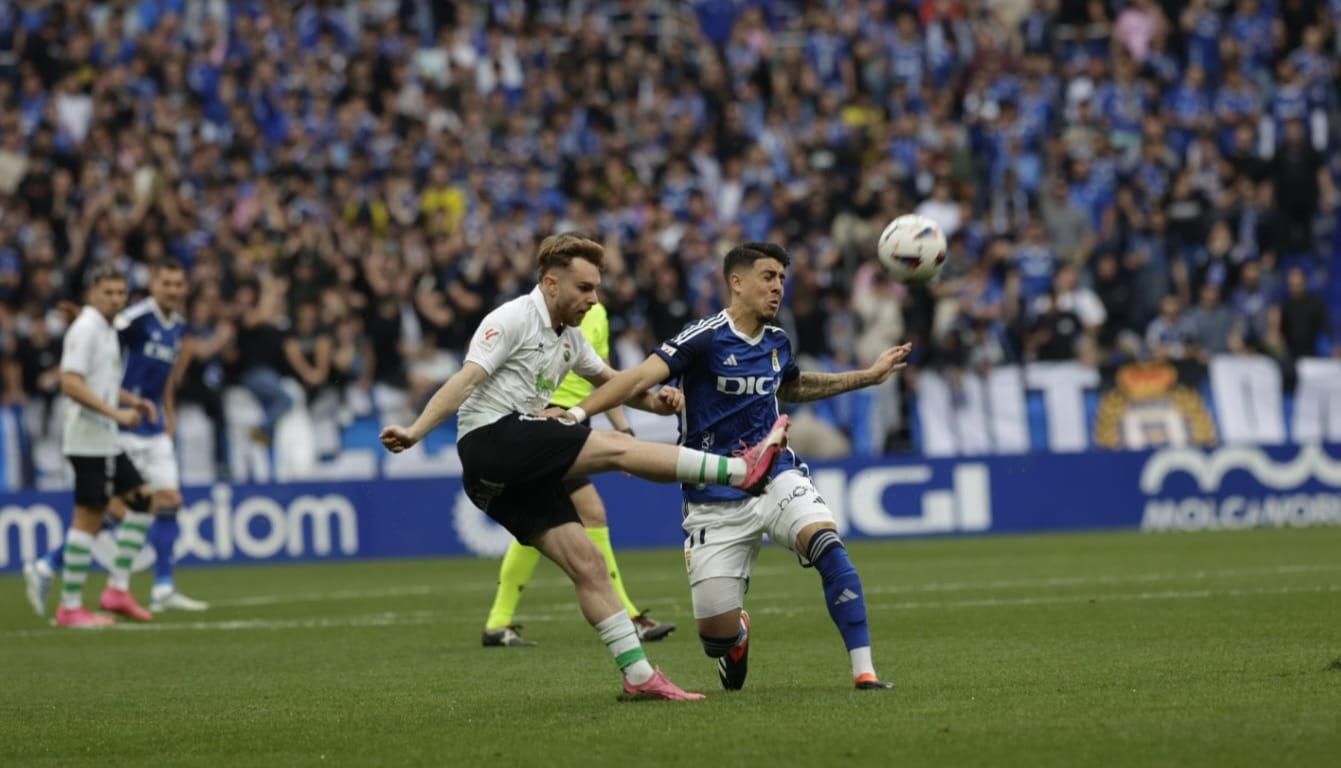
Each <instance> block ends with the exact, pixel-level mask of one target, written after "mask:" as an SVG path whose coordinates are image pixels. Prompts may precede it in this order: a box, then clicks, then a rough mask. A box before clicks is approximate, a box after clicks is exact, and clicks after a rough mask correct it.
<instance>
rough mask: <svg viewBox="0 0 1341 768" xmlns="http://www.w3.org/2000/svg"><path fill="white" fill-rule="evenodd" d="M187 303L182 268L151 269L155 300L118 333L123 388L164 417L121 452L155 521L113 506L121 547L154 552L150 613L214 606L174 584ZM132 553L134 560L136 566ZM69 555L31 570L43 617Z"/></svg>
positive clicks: (124, 318)
mask: <svg viewBox="0 0 1341 768" xmlns="http://www.w3.org/2000/svg"><path fill="white" fill-rule="evenodd" d="M185 296H186V272H185V270H184V269H183V268H182V265H181V264H179V263H178V262H176V261H165V262H161V263H159V264H156V265H155V266H154V267H153V271H152V276H151V279H150V283H149V297H148V298H145V299H144V300H142V301H139V302H136V303H135V304H133V305H131V306H130V307H127V308H126V309H125V310H123V311H122V312H121V313H120V314H118V315H117V317H116V321H115V323H114V327H115V328H116V332H117V336H118V338H119V340H120V344H121V349H122V353H123V355H122V356H123V359H124V371H123V374H122V378H121V387H122V389H124V390H126V391H128V392H131V393H133V394H134V395H135V396H137V397H139V398H142V399H144V400H148V401H149V402H151V403H153V404H154V406H155V408H156V412H157V414H158V416H159V418H157V419H154V420H149V419H144V420H141V421H140V422H139V424H138V425H137V426H135V427H131V428H126V427H122V428H121V432H120V435H119V436H118V440H117V442H118V447H119V448H120V449H121V451H122V452H124V453H125V454H126V456H127V457H128V458H129V459H130V461H131V463H132V464H133V465H134V466H135V469H136V470H138V472H139V473H140V475H141V476H142V477H143V478H144V480H145V483H146V485H148V487H149V488H150V490H151V492H152V500H151V504H150V510H151V511H152V517H150V516H149V515H144V516H143V518H141V517H140V516H139V515H138V514H134V513H124V514H123V510H120V509H118V508H117V507H115V506H114V507H113V511H114V513H117V514H118V515H119V516H121V517H122V520H121V525H120V527H119V529H118V533H117V540H118V543H120V542H121V541H122V540H123V539H125V540H127V542H128V546H129V547H130V548H132V549H133V550H134V552H138V551H139V550H140V548H141V547H142V546H143V545H144V543H145V539H146V537H147V538H148V540H149V543H150V545H151V546H153V548H154V555H155V562H154V586H153V590H152V592H151V594H150V605H149V610H150V611H152V612H153V613H160V612H162V611H165V610H170V609H176V610H186V611H201V610H205V609H206V608H208V607H209V606H208V605H207V604H205V603H203V602H200V601H199V600H193V599H191V598H189V597H187V596H186V595H183V594H182V593H180V592H178V591H177V589H176V587H175V584H174V581H173V562H172V560H173V550H174V548H175V547H176V543H177V536H178V533H179V526H178V523H177V511H178V509H179V508H180V507H181V505H182V495H181V490H180V487H179V483H178V479H177V456H176V452H175V451H174V449H173V445H172V434H173V432H174V431H175V427H176V423H175V422H176V408H175V405H176V403H175V397H174V393H175V390H176V386H177V383H178V382H179V381H180V380H181V376H182V373H183V371H184V370H185V367H186V365H187V363H188V362H189V360H190V356H189V355H187V354H183V346H184V344H185V343H186V336H185V332H186V324H185V323H184V322H183V320H182V317H181V314H180V313H181V309H182V305H183V303H184V301H185ZM133 557H134V555H133V554H132V555H131V557H130V559H133ZM62 558H63V549H57V550H56V551H54V552H52V553H51V554H50V555H48V556H47V557H46V558H45V559H44V560H39V561H38V562H36V563H33V564H30V566H29V567H27V568H25V571H24V574H25V577H26V580H27V588H28V598H29V601H30V602H31V603H32V605H33V609H34V610H35V611H37V613H38V615H44V614H45V610H46V592H47V590H48V588H49V586H50V583H51V577H52V574H54V573H56V572H58V571H59V570H60V568H61V561H62ZM122 559H125V558H123V557H122V556H121V554H120V553H118V557H117V562H116V563H114V565H115V566H116V568H118V569H120V568H123V567H124V569H125V570H126V572H127V573H129V569H130V567H131V562H130V559H127V561H126V562H125V563H122V562H120V561H121V560H122Z"/></svg>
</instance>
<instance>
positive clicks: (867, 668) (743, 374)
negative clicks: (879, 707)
mask: <svg viewBox="0 0 1341 768" xmlns="http://www.w3.org/2000/svg"><path fill="white" fill-rule="evenodd" d="M789 263H790V258H789V256H788V255H787V252H786V250H784V249H783V248H781V247H780V246H777V245H774V244H772V243H745V244H744V245H741V246H739V247H736V248H733V249H731V251H730V252H728V253H727V255H726V260H725V264H724V266H723V276H724V277H725V279H726V283H727V288H728V290H729V292H730V304H729V306H727V308H726V309H725V310H723V311H722V312H720V313H718V314H716V315H713V316H712V317H709V318H706V319H704V320H700V321H699V322H697V323H694V324H692V325H689V326H688V327H686V328H685V329H684V330H683V331H682V332H681V333H680V334H679V335H678V336H676V337H674V338H672V339H670V340H668V341H666V342H665V343H663V344H661V345H660V346H659V347H658V348H657V350H656V351H655V353H654V354H652V355H651V356H650V357H648V358H647V360H645V361H644V362H643V363H641V364H640V365H638V366H637V367H635V368H631V369H629V370H627V371H624V372H623V373H620V374H618V375H617V376H615V377H614V378H613V379H611V380H610V381H609V382H607V383H606V384H605V385H603V386H601V387H600V388H599V389H597V390H596V391H595V392H593V393H592V394H591V395H589V396H588V397H587V398H586V399H585V400H583V401H582V402H581V403H579V404H578V406H577V408H575V409H572V411H575V412H576V413H577V414H578V415H587V414H595V413H601V412H603V411H605V410H606V409H608V408H611V407H613V406H615V405H617V404H618V403H621V402H623V401H624V400H626V399H627V398H628V397H630V396H631V395H632V394H633V393H635V392H640V391H643V390H645V389H647V388H648V387H652V386H655V385H656V384H659V383H661V382H663V381H666V380H668V379H679V386H680V389H681V390H682V391H683V392H684V398H685V408H684V413H683V417H682V420H681V423H680V441H681V443H682V444H683V445H687V446H692V447H694V448H696V449H698V450H701V451H705V452H708V453H716V454H730V453H731V452H732V451H733V450H735V449H736V448H737V446H738V445H742V444H748V443H751V442H753V441H755V440H757V439H759V437H760V436H761V435H763V434H765V433H766V432H767V431H768V430H769V428H770V427H771V425H772V424H773V422H774V420H775V419H776V418H777V416H778V401H779V400H782V401H786V402H805V401H810V400H819V399H822V398H826V397H831V396H833V395H837V394H839V393H841V392H847V391H849V390H853V389H858V388H861V387H870V386H875V385H877V384H882V383H884V382H885V381H887V380H888V379H889V377H890V376H891V375H892V374H893V373H894V372H895V371H897V370H899V369H900V368H902V367H903V366H904V363H903V361H904V359H905V358H906V357H907V356H908V352H909V351H910V350H911V347H910V346H909V345H906V344H905V345H902V346H897V347H893V348H891V349H889V350H886V351H885V352H884V354H882V355H881V356H880V358H879V359H878V360H876V362H875V363H874V364H873V365H872V366H871V367H870V368H867V369H865V370H861V371H849V372H846V373H811V372H802V371H801V370H799V369H798V368H797V366H796V362H795V360H794V359H793V357H792V349H791V343H790V342H789V341H788V339H787V333H786V332H785V331H784V330H783V329H782V328H779V327H778V326H776V325H772V324H771V322H772V320H773V319H774V317H775V316H776V315H777V312H778V307H779V306H780V305H781V302H782V286H783V278H784V276H785V274H786V269H787V265H788V264H789ZM551 415H554V416H561V414H559V413H552V414H551ZM683 488H684V501H685V505H684V522H683V527H684V531H685V534H686V536H687V538H686V540H685V549H684V551H685V565H686V567H687V569H688V571H689V587H690V591H691V594H692V599H693V605H694V618H695V619H696V620H697V623H698V631H699V637H700V639H701V640H702V642H703V650H704V651H705V652H706V653H707V654H708V656H709V657H711V658H714V659H717V664H718V674H719V676H720V677H721V680H722V686H723V687H724V688H726V689H728V690H735V689H739V688H741V687H742V686H743V685H744V684H745V675H746V671H747V660H748V651H749V629H750V620H749V615H748V614H747V613H746V612H745V611H744V610H743V604H744V599H745V591H746V588H747V586H748V585H749V578H750V572H751V570H752V568H753V565H754V559H755V556H756V555H757V554H758V552H759V546H760V543H761V541H762V539H763V535H764V534H765V533H767V534H768V535H769V537H770V538H772V539H773V541H776V542H778V543H779V544H781V545H782V546H785V547H787V548H788V549H790V550H791V551H793V552H795V553H796V555H797V556H798V558H799V559H800V561H801V564H802V565H803V566H807V567H813V568H815V570H817V571H819V574H820V579H821V581H822V582H823V585H824V601H825V604H826V605H827V606H828V609H829V615H830V616H831V617H832V618H833V621H834V624H836V625H837V627H838V631H839V632H840V633H841V634H842V636H843V641H844V644H845V645H846V646H847V650H848V657H849V660H850V661H851V664H852V677H853V684H854V685H855V686H856V687H857V688H859V689H884V688H891V687H893V684H892V683H887V682H884V681H882V680H881V679H880V678H879V676H877V675H876V672H875V666H874V664H873V662H872V660H871V639H870V630H869V628H868V626H867V622H866V603H865V596H864V592H863V589H862V585H861V578H860V577H859V576H858V575H857V570H856V568H854V567H853V565H852V562H851V561H850V560H849V559H848V556H847V550H846V549H845V548H844V546H843V542H842V539H840V538H839V536H838V530H837V525H836V524H835V522H834V517H833V512H831V511H830V510H829V508H828V506H827V505H826V504H825V503H824V500H823V499H822V498H820V495H819V493H818V492H817V491H816V490H815V486H814V485H813V484H812V483H811V480H810V477H809V473H808V470H807V468H806V466H805V464H803V463H801V461H800V460H799V459H798V458H797V457H796V454H795V453H793V452H792V451H791V450H790V449H788V450H787V451H785V452H784V453H783V454H782V455H781V456H780V457H779V458H778V461H777V464H776V466H775V467H774V469H773V475H772V479H771V480H770V481H769V483H768V485H767V486H766V488H765V489H764V493H763V495H762V496H759V497H757V498H751V497H749V496H746V495H745V494H743V493H740V492H738V491H736V490H734V489H731V488H724V487H717V486H711V485H684V486H683Z"/></svg>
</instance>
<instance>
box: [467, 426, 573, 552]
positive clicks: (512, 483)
mask: <svg viewBox="0 0 1341 768" xmlns="http://www.w3.org/2000/svg"><path fill="white" fill-rule="evenodd" d="M590 434H591V428H590V427H588V426H586V425H585V424H563V423H561V422H558V421H555V420H554V419H546V418H541V417H539V416H523V415H521V414H517V413H513V414H509V415H507V416H504V417H503V418H501V419H499V420H498V421H495V422H494V423H492V424H489V425H487V426H483V427H480V428H479V429H476V430H474V431H473V432H471V433H469V434H467V435H466V436H465V437H463V438H461V439H460V440H459V441H458V442H457V453H458V454H459V455H460V457H461V468H462V470H463V472H462V477H461V480H462V483H463V484H464V485H465V488H466V495H467V496H469V497H470V500H471V501H472V502H474V504H475V506H477V507H479V508H480V509H482V510H484V512H485V514H487V515H488V516H489V517H491V518H493V519H494V520H496V521H498V523H499V524H501V525H502V526H503V527H504V528H506V529H508V533H511V534H512V535H513V536H515V537H517V541H520V542H521V543H523V544H530V543H532V542H534V541H535V539H536V538H537V537H539V536H540V534H542V533H544V532H545V531H548V530H549V529H551V528H556V527H558V526H560V525H563V524H564V523H579V524H580V523H581V520H580V519H579V518H578V516H577V508H576V507H574V506H573V500H572V499H571V498H569V491H568V490H567V489H566V487H565V483H564V477H563V476H564V475H565V474H567V473H568V469H569V468H570V467H572V466H573V462H574V461H577V455H578V454H579V453H580V452H581V451H582V446H583V445H585V444H586V442H587V436H588V435H590Z"/></svg>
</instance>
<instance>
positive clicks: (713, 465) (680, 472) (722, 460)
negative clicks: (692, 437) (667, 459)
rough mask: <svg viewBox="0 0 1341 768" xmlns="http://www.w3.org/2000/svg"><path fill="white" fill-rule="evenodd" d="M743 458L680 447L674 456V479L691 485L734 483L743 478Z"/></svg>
mask: <svg viewBox="0 0 1341 768" xmlns="http://www.w3.org/2000/svg"><path fill="white" fill-rule="evenodd" d="M745 470H746V464H745V460H744V459H740V458H736V457H734V456H718V455H717V454H715V453H705V452H703V451H696V450H694V449H693V448H681V449H680V455H679V456H677V457H676V458H675V479H677V480H679V481H680V482H682V483H690V484H693V485H703V484H709V485H735V484H736V483H739V482H740V481H742V480H744V479H745Z"/></svg>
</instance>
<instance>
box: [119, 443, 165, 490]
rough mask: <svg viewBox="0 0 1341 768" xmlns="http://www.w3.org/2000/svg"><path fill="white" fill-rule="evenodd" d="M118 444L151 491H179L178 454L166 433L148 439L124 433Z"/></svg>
mask: <svg viewBox="0 0 1341 768" xmlns="http://www.w3.org/2000/svg"><path fill="white" fill-rule="evenodd" d="M117 442H118V444H119V445H120V446H121V450H123V451H125V452H126V456H127V457H129V458H130V463H131V464H134V465H135V469H136V470H137V471H139V473H140V476H141V477H143V478H144V482H145V484H146V485H148V486H149V490H150V491H175V490H178V485H177V483H178V481H177V453H176V451H174V450H173V448H172V438H171V437H168V435H167V433H166V432H163V433H159V434H157V435H152V436H148V437H146V436H145V435H136V434H132V433H130V432H122V433H121V434H120V435H119V436H118V437H117Z"/></svg>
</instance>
